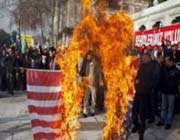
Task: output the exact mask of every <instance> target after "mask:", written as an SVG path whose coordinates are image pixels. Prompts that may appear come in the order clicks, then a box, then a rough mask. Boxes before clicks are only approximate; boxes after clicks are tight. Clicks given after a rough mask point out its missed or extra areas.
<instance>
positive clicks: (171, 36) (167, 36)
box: [164, 31, 174, 41]
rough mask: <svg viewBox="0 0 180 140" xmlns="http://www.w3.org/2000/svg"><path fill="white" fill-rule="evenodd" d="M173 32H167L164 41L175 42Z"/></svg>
mask: <svg viewBox="0 0 180 140" xmlns="http://www.w3.org/2000/svg"><path fill="white" fill-rule="evenodd" d="M173 32H174V31H167V32H165V33H164V39H166V40H170V41H173Z"/></svg>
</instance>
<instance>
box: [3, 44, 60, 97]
mask: <svg viewBox="0 0 180 140" xmlns="http://www.w3.org/2000/svg"><path fill="white" fill-rule="evenodd" d="M56 51H57V50H56V49H55V48H53V47H51V48H48V49H47V48H46V49H43V48H42V47H41V46H39V47H34V48H33V47H31V48H29V49H28V51H26V52H25V53H21V51H19V50H18V48H17V47H16V46H8V45H1V46H0V91H8V92H9V94H12V95H13V94H14V92H13V91H14V90H25V89H26V74H25V71H26V68H32V69H59V67H58V65H56V64H55V63H54V58H55V54H56Z"/></svg>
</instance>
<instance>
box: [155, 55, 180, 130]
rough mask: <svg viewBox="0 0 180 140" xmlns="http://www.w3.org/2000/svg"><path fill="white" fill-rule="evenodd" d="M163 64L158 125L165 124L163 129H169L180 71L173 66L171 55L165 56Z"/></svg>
mask: <svg viewBox="0 0 180 140" xmlns="http://www.w3.org/2000/svg"><path fill="white" fill-rule="evenodd" d="M165 65H166V66H165V68H164V70H163V88H162V105H161V120H160V122H159V123H158V125H159V126H162V125H165V129H170V128H171V125H172V121H173V113H174V104H175V96H176V94H177V92H178V86H179V85H178V84H179V78H178V77H179V74H180V71H179V70H178V69H177V68H176V66H175V60H174V58H173V56H167V57H166V58H165Z"/></svg>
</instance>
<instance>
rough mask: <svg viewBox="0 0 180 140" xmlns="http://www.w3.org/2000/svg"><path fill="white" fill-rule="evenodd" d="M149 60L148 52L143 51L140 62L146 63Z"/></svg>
mask: <svg viewBox="0 0 180 140" xmlns="http://www.w3.org/2000/svg"><path fill="white" fill-rule="evenodd" d="M150 61H151V55H150V54H149V53H144V54H143V56H142V63H143V64H147V63H149V62H150Z"/></svg>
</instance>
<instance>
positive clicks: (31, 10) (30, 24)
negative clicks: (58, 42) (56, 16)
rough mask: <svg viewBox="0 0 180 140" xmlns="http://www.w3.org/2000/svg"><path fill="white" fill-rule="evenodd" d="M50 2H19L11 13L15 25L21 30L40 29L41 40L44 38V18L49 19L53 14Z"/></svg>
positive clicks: (36, 0)
mask: <svg viewBox="0 0 180 140" xmlns="http://www.w3.org/2000/svg"><path fill="white" fill-rule="evenodd" d="M52 7H53V3H52V0H19V2H18V5H17V7H16V8H15V9H14V11H13V15H14V17H15V23H16V24H18V25H19V26H20V27H21V28H22V29H24V30H27V29H31V30H36V29H38V28H40V29H41V37H42V40H43V38H44V32H43V29H44V24H45V23H44V22H45V20H44V18H43V17H44V16H48V17H51V16H52V15H53V14H52V12H53V10H52V9H53V8H52Z"/></svg>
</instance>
